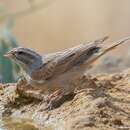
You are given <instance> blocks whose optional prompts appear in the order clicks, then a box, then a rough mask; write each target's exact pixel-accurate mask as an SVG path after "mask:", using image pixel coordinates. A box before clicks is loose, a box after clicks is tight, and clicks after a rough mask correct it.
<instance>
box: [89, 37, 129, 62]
mask: <svg viewBox="0 0 130 130" xmlns="http://www.w3.org/2000/svg"><path fill="white" fill-rule="evenodd" d="M128 40H130V36H129V37H126V38H123V39H121V40H119V41H117V42H114V43H112V44H111V45H110V46H107V47H104V46H102V45H103V44H102V45H101V50H100V51H99V52H98V53H96V54H95V55H93V56H92V57H91V58H90V59H89V60H88V61H87V64H91V63H93V62H94V61H96V60H97V59H99V58H100V57H101V56H103V55H104V54H106V53H107V52H109V51H111V50H113V49H115V48H116V47H117V46H119V45H121V44H123V43H125V42H127V41H128Z"/></svg>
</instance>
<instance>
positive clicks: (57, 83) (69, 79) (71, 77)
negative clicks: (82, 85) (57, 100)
mask: <svg viewBox="0 0 130 130" xmlns="http://www.w3.org/2000/svg"><path fill="white" fill-rule="evenodd" d="M84 73H85V68H82V69H81V68H79V67H75V68H73V69H72V70H70V71H67V72H65V73H63V74H61V75H59V76H57V77H56V78H53V79H50V80H49V81H47V82H46V84H45V86H47V88H48V89H50V90H51V89H54V90H58V89H62V90H63V91H64V92H65V93H66V94H68V93H70V92H72V91H74V89H75V88H74V83H75V82H76V80H78V78H79V77H80V76H82V75H83V74H84Z"/></svg>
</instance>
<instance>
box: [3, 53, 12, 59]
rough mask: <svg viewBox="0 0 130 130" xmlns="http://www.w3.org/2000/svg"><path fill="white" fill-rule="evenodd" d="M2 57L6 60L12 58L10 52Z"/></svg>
mask: <svg viewBox="0 0 130 130" xmlns="http://www.w3.org/2000/svg"><path fill="white" fill-rule="evenodd" d="M4 57H6V58H9V59H10V58H12V57H13V53H12V52H8V53H6V54H5V55H4Z"/></svg>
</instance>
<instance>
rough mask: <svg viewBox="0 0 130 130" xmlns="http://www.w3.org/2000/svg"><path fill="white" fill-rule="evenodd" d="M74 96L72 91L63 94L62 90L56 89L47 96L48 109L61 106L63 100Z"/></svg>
mask: <svg viewBox="0 0 130 130" xmlns="http://www.w3.org/2000/svg"><path fill="white" fill-rule="evenodd" d="M74 96H75V94H74V93H71V94H67V95H64V93H63V91H62V90H57V91H55V92H54V93H53V94H51V95H50V96H49V97H48V100H47V102H48V109H49V110H52V109H54V108H57V107H59V106H61V105H62V104H63V103H64V102H65V101H67V100H72V99H73V97H74Z"/></svg>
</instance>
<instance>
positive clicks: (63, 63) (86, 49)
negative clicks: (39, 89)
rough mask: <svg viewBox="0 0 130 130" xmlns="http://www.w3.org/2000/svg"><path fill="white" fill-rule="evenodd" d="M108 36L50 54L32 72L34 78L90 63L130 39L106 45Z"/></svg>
mask: <svg viewBox="0 0 130 130" xmlns="http://www.w3.org/2000/svg"><path fill="white" fill-rule="evenodd" d="M107 38H108V37H104V38H102V39H99V40H96V41H94V42H89V43H88V44H81V45H79V46H76V47H73V48H70V49H67V50H65V51H62V52H59V53H55V55H54V56H53V55H51V54H49V55H50V56H49V55H48V58H47V59H49V60H46V62H44V64H43V66H42V67H41V68H39V69H37V70H36V71H35V72H33V73H32V78H33V79H35V80H41V79H43V80H48V79H50V78H53V77H54V76H57V75H59V74H61V73H64V72H66V71H68V70H70V69H71V68H73V67H74V66H77V65H81V64H83V63H84V62H85V63H87V65H90V64H92V63H93V62H94V61H96V60H97V59H98V58H99V57H101V56H102V55H104V54H105V53H107V52H108V51H110V50H112V49H114V48H115V47H116V46H118V45H120V44H122V43H124V42H125V41H127V40H130V37H128V38H125V39H123V40H120V41H118V42H115V43H113V44H112V45H109V46H108V47H105V46H104V44H103V42H104V41H105V40H106V39H107Z"/></svg>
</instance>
